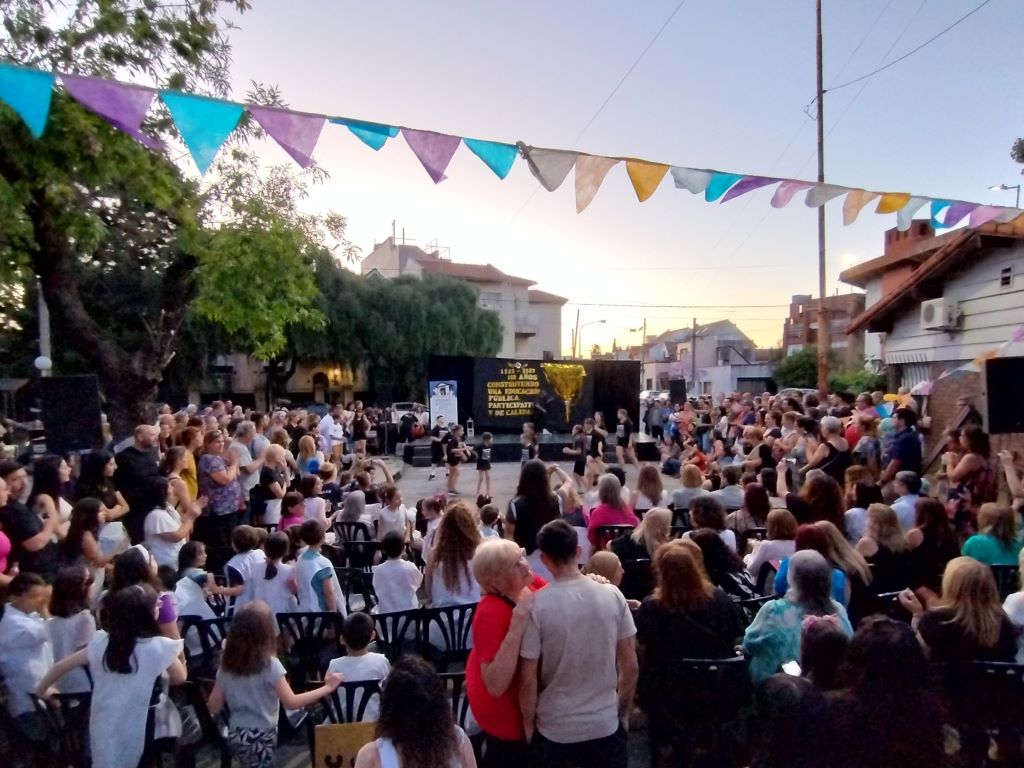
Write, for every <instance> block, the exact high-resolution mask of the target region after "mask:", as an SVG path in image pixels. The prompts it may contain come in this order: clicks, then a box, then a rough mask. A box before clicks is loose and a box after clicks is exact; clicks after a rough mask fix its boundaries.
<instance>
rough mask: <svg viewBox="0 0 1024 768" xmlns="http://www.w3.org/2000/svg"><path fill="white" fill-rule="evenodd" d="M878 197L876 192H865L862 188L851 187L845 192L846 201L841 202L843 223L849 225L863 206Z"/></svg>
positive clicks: (858, 214)
mask: <svg viewBox="0 0 1024 768" xmlns="http://www.w3.org/2000/svg"><path fill="white" fill-rule="evenodd" d="M876 197H878V193H877V192H867V191H865V190H863V189H851V190H850V191H849V192H847V194H846V201H845V202H844V203H843V225H844V226H849V225H850V224H853V222H855V221H856V220H857V217H858V216H860V212H861V211H862V210H863V209H864V206H865V205H867V204H868V203H870V202H871V201H872V200H874V199H875V198H876Z"/></svg>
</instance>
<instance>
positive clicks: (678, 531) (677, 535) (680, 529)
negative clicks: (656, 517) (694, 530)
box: [670, 525, 690, 539]
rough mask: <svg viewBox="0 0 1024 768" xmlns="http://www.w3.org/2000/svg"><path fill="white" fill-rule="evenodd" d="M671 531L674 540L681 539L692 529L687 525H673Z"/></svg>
mask: <svg viewBox="0 0 1024 768" xmlns="http://www.w3.org/2000/svg"><path fill="white" fill-rule="evenodd" d="M670 530H671V535H672V538H673V539H681V538H683V536H684V535H685V534H686V533H687V532H688V531H689V530H690V529H689V528H687V527H686V526H685V525H673V526H672V527H671V529H670Z"/></svg>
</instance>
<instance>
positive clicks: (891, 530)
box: [857, 504, 912, 592]
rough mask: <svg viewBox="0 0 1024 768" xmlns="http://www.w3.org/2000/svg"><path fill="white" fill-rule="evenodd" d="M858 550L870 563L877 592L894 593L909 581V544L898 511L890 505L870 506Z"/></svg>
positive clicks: (910, 574)
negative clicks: (897, 514)
mask: <svg viewBox="0 0 1024 768" xmlns="http://www.w3.org/2000/svg"><path fill="white" fill-rule="evenodd" d="M857 551H858V552H860V554H861V555H863V556H864V559H865V560H867V562H868V563H869V564H870V565H871V572H872V574H873V575H874V586H875V590H876V591H877V592H894V591H896V590H898V589H903V588H904V587H907V586H908V585H909V584H910V581H911V578H912V573H911V569H912V563H911V558H910V546H909V545H908V544H907V537H906V535H905V534H904V533H903V528H902V527H901V526H900V520H899V518H898V517H897V516H896V512H895V511H894V510H893V508H892V507H890V506H889V505H888V504H871V505H870V506H868V524H867V529H866V530H865V531H864V536H863V538H861V540H860V541H858V542H857Z"/></svg>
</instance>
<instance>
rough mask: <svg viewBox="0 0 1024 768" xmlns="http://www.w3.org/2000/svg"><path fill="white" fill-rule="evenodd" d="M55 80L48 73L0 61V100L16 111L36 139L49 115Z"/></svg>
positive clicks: (41, 132)
mask: <svg viewBox="0 0 1024 768" xmlns="http://www.w3.org/2000/svg"><path fill="white" fill-rule="evenodd" d="M54 79H55V78H54V76H53V75H52V74H50V73H49V72H39V71H37V70H34V69H22V68H21V67H13V66H11V65H10V64H2V63H0V101H2V102H4V103H5V104H7V106H9V107H10V108H11V109H13V110H14V111H15V112H17V113H18V116H19V117H21V119H22V120H24V121H25V125H27V126H28V130H29V132H30V133H31V134H32V135H33V136H35V137H36V138H37V139H38V138H39V137H40V136H42V135H43V131H44V130H46V119H47V118H48V117H49V116H50V101H51V100H52V99H53V83H54Z"/></svg>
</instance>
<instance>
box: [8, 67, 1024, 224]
mask: <svg viewBox="0 0 1024 768" xmlns="http://www.w3.org/2000/svg"><path fill="white" fill-rule="evenodd" d="M58 81H59V83H60V85H61V86H63V88H64V90H65V91H66V92H67V93H68V94H69V95H70V96H71V97H72V98H73V99H75V101H77V102H78V103H80V104H81V105H83V106H84V107H86V108H87V109H89V110H91V111H92V112H94V113H95V114H97V115H99V116H100V117H102V118H103V119H104V120H106V121H107V122H108V123H110V124H111V125H112V126H114V127H115V128H117V129H118V130H120V131H122V132H124V133H126V134H128V135H129V136H131V137H132V138H134V139H136V140H137V141H139V142H140V143H141V144H143V145H145V146H146V147H148V148H150V149H153V150H160V149H161V143H160V141H159V140H157V139H156V138H154V137H152V136H149V135H147V134H146V133H144V132H143V131H142V124H143V121H144V120H145V118H146V115H147V114H148V113H149V110H150V109H151V108H152V106H153V102H154V101H155V100H156V99H157V98H159V99H160V101H162V102H163V104H164V106H166V107H167V110H168V112H169V113H170V116H171V118H172V119H173V120H174V123H175V125H176V126H177V129H178V133H179V134H180V135H181V138H182V140H183V141H184V143H185V146H186V148H187V149H188V151H189V153H190V155H191V157H192V159H193V161H194V162H195V164H196V168H197V169H198V171H199V173H200V175H203V174H205V173H206V172H207V171H208V170H209V168H210V165H211V164H212V163H213V160H214V158H215V157H216V155H217V152H218V151H220V148H221V147H222V146H223V145H224V143H225V142H226V141H227V139H228V137H229V136H230V135H231V133H232V132H233V131H234V130H235V128H237V127H238V124H239V123H240V122H241V120H242V118H243V117H244V116H245V114H246V112H248V114H249V115H250V116H251V117H252V119H254V120H255V121H256V122H257V123H258V124H259V125H260V127H261V128H263V130H264V131H266V132H267V134H268V135H269V136H270V137H271V138H273V139H274V141H276V142H277V143H278V144H279V145H280V146H281V148H282V149H283V150H284V151H285V152H287V153H288V155H289V156H290V157H291V158H292V159H293V160H294V161H295V162H296V163H298V164H299V165H300V166H302V167H303V168H306V167H308V166H309V165H310V164H311V163H312V162H313V152H314V150H315V149H316V145H317V142H318V141H319V139H320V135H321V133H322V132H323V129H324V126H325V125H327V124H328V123H330V124H331V125H339V126H343V127H345V128H347V129H348V130H349V131H350V132H351V133H352V134H353V135H354V136H356V137H357V138H358V139H359V140H360V141H362V142H363V143H364V144H365V145H367V146H368V147H370V148H371V149H374V150H379V149H380V148H381V147H383V146H384V145H385V144H386V143H387V141H388V140H389V139H393V138H396V137H397V136H398V135H399V134H401V135H402V137H403V138H404V139H405V142H406V144H408V146H409V148H410V149H411V150H412V152H413V154H414V155H415V156H416V157H417V159H418V160H419V161H420V163H421V164H422V165H423V168H424V170H426V172H427V174H428V175H429V176H430V178H431V179H432V180H433V181H434V183H435V184H437V183H440V182H442V181H444V180H445V179H446V178H447V176H446V175H445V171H446V170H447V168H448V165H449V163H450V162H451V160H452V157H454V155H455V152H456V151H457V150H458V148H459V146H460V145H464V146H465V147H466V148H467V149H468V150H469V151H470V152H472V153H473V154H474V155H476V156H477V157H478V158H479V159H480V160H481V161H482V162H483V163H484V164H485V165H486V166H487V167H488V168H490V169H491V171H493V172H494V174H495V175H496V176H497V177H498V178H499V179H504V178H505V177H507V176H508V174H509V172H510V171H511V170H512V166H513V165H514V164H515V162H516V160H517V159H519V158H520V157H521V158H522V159H524V160H525V161H526V164H527V166H528V167H529V170H530V172H531V173H532V174H533V175H534V177H536V179H537V181H539V182H540V184H541V186H543V187H544V188H545V189H546V190H548V191H549V192H553V191H555V190H556V189H558V188H559V187H560V186H561V185H562V183H563V182H564V181H565V179H566V178H567V177H568V175H569V172H570V171H573V170H575V186H576V212H577V213H582V212H583V211H584V210H585V209H586V208H587V206H588V205H590V203H591V202H592V201H593V199H594V197H595V196H596V195H597V192H598V190H599V189H600V188H601V184H602V183H603V182H604V179H605V178H606V177H607V175H608V173H609V172H610V171H611V170H612V169H613V168H614V167H615V166H616V165H619V164H620V163H621V164H624V165H625V167H626V174H627V175H628V176H629V180H630V182H631V183H632V185H633V189H634V191H635V192H636V196H637V199H638V200H639V201H640V202H644V201H645V200H647V199H649V198H650V197H651V196H652V195H653V194H654V193H655V191H656V190H657V189H658V187H659V186H660V185H661V183H662V181H663V180H664V179H665V177H666V176H668V175H671V177H672V181H673V184H674V186H675V187H676V188H677V189H685V190H687V191H688V192H691V193H693V194H695V195H700V194H702V195H703V196H704V199H705V200H706V201H707V202H709V203H713V202H720V203H727V202H729V201H731V200H735V199H736V198H738V197H741V196H742V195H745V194H747V193H749V192H753V191H755V190H757V189H760V188H762V187H768V186H773V185H774V186H775V190H774V193H773V195H772V198H771V206H772V207H773V208H784V207H785V206H787V205H788V204H789V203H790V202H791V201H792V200H793V198H794V197H795V196H796V195H797V194H801V193H802V194H803V195H804V202H805V204H806V205H807V206H809V207H811V208H817V207H820V206H822V205H825V204H826V203H828V202H829V201H831V200H835V199H836V198H839V197H843V198H844V200H843V223H844V224H846V225H849V224H852V223H853V222H854V221H856V220H857V217H858V216H859V215H860V213H861V212H862V211H863V210H864V209H865V208H867V207H868V206H870V205H874V210H875V213H878V214H891V213H895V214H896V219H897V225H898V227H899V228H900V229H903V230H905V229H907V228H909V226H910V222H911V219H912V218H913V216H914V214H916V213H917V212H918V211H920V210H921V209H922V208H926V207H927V210H928V212H929V214H930V216H931V219H932V225H933V226H935V227H936V228H943V227H947V228H948V227H953V226H956V225H957V224H959V223H961V222H963V221H964V220H965V219H966V220H967V223H968V225H969V226H971V227H977V226H980V225H982V224H984V223H986V222H989V221H996V222H1000V223H1006V222H1010V221H1013V220H1014V219H1016V218H1017V217H1018V216H1020V215H1022V213H1024V211H1022V210H1021V209H1018V208H1010V207H1006V206H998V205H983V204H981V203H972V202H968V201H965V200H953V199H945V198H934V197H929V196H926V195H915V194H911V193H909V192H876V191H871V190H866V189H861V188H857V187H846V186H841V185H838V184H825V183H822V184H818V183H815V182H811V181H802V180H799V179H787V178H778V177H768V176H757V175H754V174H745V173H734V172H730V171H719V170H714V169H709V168H688V167H684V166H677V165H670V164H668V163H659V162H653V161H650V160H641V159H637V158H631V157H604V156H601V155H591V154H587V153H585V152H577V151H574V150H565V149H549V148H545V147H535V146H532V145H529V144H526V143H525V142H522V141H520V142H516V143H515V144H511V143H507V142H500V141H488V140H484V139H476V138H469V137H465V136H453V135H449V134H445V133H437V132H434V131H428V130H420V129H415V128H407V127H405V126H394V125H386V124H383V123H376V122H372V121H366V120H355V119H351V118H347V117H338V116H333V115H328V114H315V113H309V112H297V111H293V110H288V109H279V108H276V107H268V106H263V105H259V104H242V103H239V102H234V101H228V100H225V99H216V98H210V97H208V96H200V95H197V94H192V93H185V92H181V91H171V90H160V89H156V88H149V87H147V86H142V85H136V84H133V83H125V82H121V81H117V80H110V79H104V78H97V77H85V76H81V75H66V74H60V73H54V72H44V71H41V70H38V69H32V68H28V67H20V66H16V65H12V64H7V63H2V62H0V102H3V103H5V104H6V105H7V106H9V107H10V108H11V109H13V110H14V111H15V112H16V113H17V114H18V115H19V116H20V117H21V119H22V120H23V121H24V122H25V125H26V126H27V127H28V129H29V131H30V132H31V133H32V135H33V136H34V137H36V138H39V137H41V136H42V135H43V132H44V131H45V129H46V123H47V119H48V117H49V113H50V103H51V100H52V97H53V89H54V88H55V87H56V86H57V84H58Z"/></svg>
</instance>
